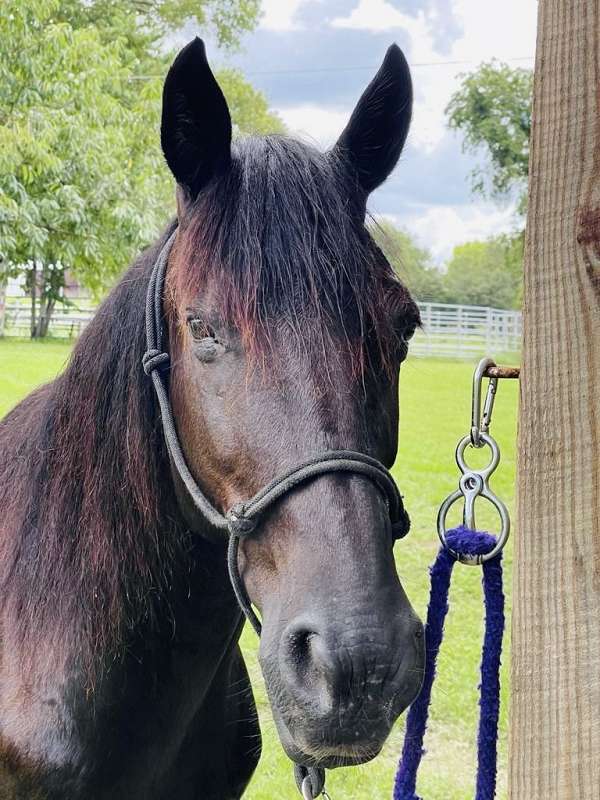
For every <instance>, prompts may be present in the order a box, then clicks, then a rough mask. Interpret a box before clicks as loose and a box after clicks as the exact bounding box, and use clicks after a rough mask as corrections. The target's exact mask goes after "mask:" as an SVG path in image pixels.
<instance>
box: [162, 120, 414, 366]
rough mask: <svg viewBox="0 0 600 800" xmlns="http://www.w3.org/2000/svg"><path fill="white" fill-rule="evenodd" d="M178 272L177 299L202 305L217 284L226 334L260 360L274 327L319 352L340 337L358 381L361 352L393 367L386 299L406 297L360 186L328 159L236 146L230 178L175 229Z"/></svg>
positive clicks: (276, 139) (270, 142)
mask: <svg viewBox="0 0 600 800" xmlns="http://www.w3.org/2000/svg"><path fill="white" fill-rule="evenodd" d="M174 267H175V268H174V269H173V270H171V272H170V275H169V282H170V286H171V287H172V290H173V295H174V296H175V299H176V300H177V299H178V298H180V299H181V298H187V299H189V298H194V297H197V296H200V295H201V294H202V290H203V288H204V287H205V286H206V285H207V283H209V282H210V283H212V285H213V286H215V287H217V289H218V303H219V311H220V315H221V317H222V319H223V322H224V323H225V324H227V325H230V326H232V327H234V328H235V329H236V330H237V331H239V333H240V335H241V337H242V341H243V342H244V345H245V348H246V350H247V351H248V352H249V353H250V354H251V355H253V356H256V357H258V358H259V360H262V357H264V355H265V351H267V350H269V348H270V346H271V340H272V332H273V330H274V329H275V327H276V326H281V325H284V326H286V327H287V329H288V330H289V333H290V334H291V336H292V337H293V338H294V339H295V340H296V341H297V342H300V343H301V345H302V346H303V347H304V348H306V349H312V350H314V351H315V352H316V351H323V349H326V347H327V342H329V341H330V340H331V338H332V337H333V338H335V337H337V338H338V340H339V338H340V336H341V337H343V339H344V340H345V344H346V345H347V352H348V354H349V356H350V359H351V363H352V366H353V368H355V369H356V370H357V371H362V370H363V369H364V366H365V363H366V358H365V357H366V355H367V347H366V343H367V340H368V341H369V343H370V346H371V351H372V349H373V346H374V347H375V349H376V350H377V352H378V354H379V355H380V356H381V357H382V360H383V362H384V363H385V364H386V365H390V364H391V362H392V360H391V359H390V358H389V355H390V352H391V350H392V349H393V348H394V347H395V346H396V344H397V341H396V338H397V330H396V328H395V327H394V325H393V324H392V321H391V319H390V315H389V313H388V305H389V302H388V301H389V293H390V290H393V291H394V292H396V293H398V294H400V295H402V293H403V292H404V290H403V288H402V287H401V285H400V284H399V283H398V281H397V280H396V278H395V276H394V273H393V270H392V269H391V267H390V265H389V264H388V263H387V261H386V260H385V258H384V257H383V255H382V253H381V252H380V251H379V250H378V249H377V248H376V247H375V245H374V243H373V241H372V239H371V237H370V235H369V233H368V231H367V229H366V227H365V224H364V207H363V206H362V201H361V200H360V195H359V193H358V190H357V187H356V185H355V182H354V181H353V180H352V178H351V176H350V175H349V173H348V171H347V169H346V168H345V166H344V164H343V163H342V162H341V161H340V160H339V158H337V157H336V156H335V155H334V154H333V153H321V152H319V151H317V150H316V149H314V148H312V147H310V146H308V145H306V144H303V143H301V142H298V141H295V140H293V139H288V138H286V137H281V136H268V137H261V138H248V139H243V140H240V141H238V142H237V143H236V144H235V145H234V148H233V153H232V162H231V165H230V167H229V169H228V170H227V172H226V173H225V174H223V175H221V176H219V177H217V178H215V179H214V180H213V181H212V183H211V184H210V185H209V186H208V187H207V188H206V189H205V190H204V191H203V192H202V193H201V194H200V196H199V197H198V199H197V200H196V202H195V203H194V204H193V206H192V207H191V208H190V209H189V210H188V213H187V215H186V217H185V218H184V219H183V220H182V225H181V230H180V233H179V235H178V242H177V244H176V248H175V253H174ZM404 296H405V299H406V304H407V308H408V307H409V306H410V305H411V301H410V297H409V295H408V293H406V292H404ZM184 305H185V303H181V304H180V307H182V308H183V306H184Z"/></svg>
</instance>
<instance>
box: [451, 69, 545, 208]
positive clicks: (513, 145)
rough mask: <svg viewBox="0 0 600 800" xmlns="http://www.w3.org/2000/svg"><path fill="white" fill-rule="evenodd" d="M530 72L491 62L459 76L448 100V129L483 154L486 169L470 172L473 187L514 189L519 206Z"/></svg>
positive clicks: (497, 192)
mask: <svg viewBox="0 0 600 800" xmlns="http://www.w3.org/2000/svg"><path fill="white" fill-rule="evenodd" d="M532 91H533V74H532V72H531V71H530V70H526V69H512V68H511V67H509V66H507V65H506V64H501V63H497V62H495V61H492V62H490V63H488V64H482V65H481V66H480V67H479V68H478V69H477V70H476V71H475V72H472V73H470V74H468V75H466V76H464V77H463V81H462V85H461V87H460V89H459V90H458V91H457V92H455V94H454V95H453V96H452V98H451V99H450V102H449V104H448V106H447V108H446V115H447V117H448V123H449V126H450V128H452V129H454V130H459V131H461V132H462V134H463V135H464V149H465V150H470V151H475V152H479V151H480V150H481V149H483V150H484V151H485V152H486V153H487V156H488V158H489V169H488V171H487V173H488V174H486V171H485V170H482V169H481V168H477V169H476V170H474V172H473V174H472V179H473V190H474V191H475V192H476V193H478V194H481V195H484V196H485V195H488V194H491V195H492V196H493V197H502V196H506V195H508V194H511V193H512V192H514V191H516V192H517V193H518V194H519V210H520V211H521V213H524V211H525V204H526V186H527V175H528V166H529V136H530V132H531V102H532Z"/></svg>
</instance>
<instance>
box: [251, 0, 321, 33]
mask: <svg viewBox="0 0 600 800" xmlns="http://www.w3.org/2000/svg"><path fill="white" fill-rule="evenodd" d="M306 2H310V0H263V2H262V12H263V16H262V19H261V21H260V27H261V28H265V29H266V30H270V31H293V30H298V29H299V28H300V25H299V24H298V22H297V20H296V13H297V11H298V9H299V8H300V6H301V5H303V4H304V3H306Z"/></svg>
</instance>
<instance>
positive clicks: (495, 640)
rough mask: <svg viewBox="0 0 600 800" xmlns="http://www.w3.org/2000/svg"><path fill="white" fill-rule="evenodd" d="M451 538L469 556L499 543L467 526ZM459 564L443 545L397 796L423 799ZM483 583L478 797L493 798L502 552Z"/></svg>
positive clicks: (491, 562) (482, 799) (436, 567)
mask: <svg viewBox="0 0 600 800" xmlns="http://www.w3.org/2000/svg"><path fill="white" fill-rule="evenodd" d="M446 539H447V542H448V547H449V548H451V549H452V550H454V551H456V552H457V553H463V554H465V555H483V554H484V553H489V552H490V550H491V549H492V548H493V547H494V545H495V544H496V539H495V537H494V536H491V535H490V534H489V533H479V532H478V531H470V530H468V529H467V528H465V527H464V526H461V527H459V528H455V529H454V530H452V531H449V532H448V533H447V535H446ZM455 563H456V559H455V558H454V556H453V555H452V554H451V553H450V552H449V550H446V549H445V548H444V547H442V548H440V551H439V553H438V556H437V558H436V560H435V562H434V564H433V566H432V567H431V569H430V574H431V593H430V597H429V606H428V608H427V624H426V626H425V644H426V649H427V655H426V660H425V674H424V678H423V686H422V688H421V692H420V694H419V696H418V697H417V699H416V700H415V702H414V703H413V704H412V706H411V707H410V711H409V712H408V718H407V721H406V733H405V736H404V746H403V748H402V758H401V759H400V764H399V765H398V772H397V774H396V780H395V782H394V794H393V800H422V798H420V797H419V796H418V795H417V794H416V785H417V771H418V769H419V765H420V763H421V759H422V757H423V755H424V753H425V751H424V750H423V738H424V736H425V729H426V727H427V715H428V712H429V704H430V702H431V689H432V686H433V681H434V678H435V672H436V660H437V655H438V652H439V649H440V645H441V643H442V638H443V634H444V621H445V619H446V614H447V613H448V590H449V588H450V579H451V577H452V569H453V567H454V564H455ZM482 583H483V593H484V603H485V634H484V639H483V648H482V654H481V684H480V686H479V689H480V698H479V732H478V735H477V760H478V767H477V783H476V790H475V800H494V797H495V795H496V761H497V744H498V717H499V713H500V655H501V652H502V635H503V633H504V594H503V591H502V554H501V553H499V554H498V555H497V556H495V557H494V558H492V559H490V560H489V561H486V562H484V564H483V577H482Z"/></svg>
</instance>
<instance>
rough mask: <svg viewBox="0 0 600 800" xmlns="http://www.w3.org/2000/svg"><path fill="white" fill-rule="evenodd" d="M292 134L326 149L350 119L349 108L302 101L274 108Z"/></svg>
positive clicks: (333, 142)
mask: <svg viewBox="0 0 600 800" xmlns="http://www.w3.org/2000/svg"><path fill="white" fill-rule="evenodd" d="M276 111H277V113H278V114H279V116H280V117H281V119H282V120H283V121H284V123H285V125H286V127H287V129H288V130H289V132H290V133H291V134H292V135H293V136H297V137H299V138H301V139H304V140H305V141H307V140H308V141H312V142H315V143H316V144H318V145H319V147H321V148H323V149H326V148H328V147H331V145H333V144H335V142H336V141H337V139H338V137H339V135H340V133H341V132H342V131H343V130H344V128H345V126H346V123H347V122H348V120H349V119H350V113H351V109H348V110H347V111H345V110H339V109H332V108H327V107H325V106H319V105H316V104H312V103H303V104H302V105H298V106H288V107H282V108H277V109H276Z"/></svg>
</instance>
